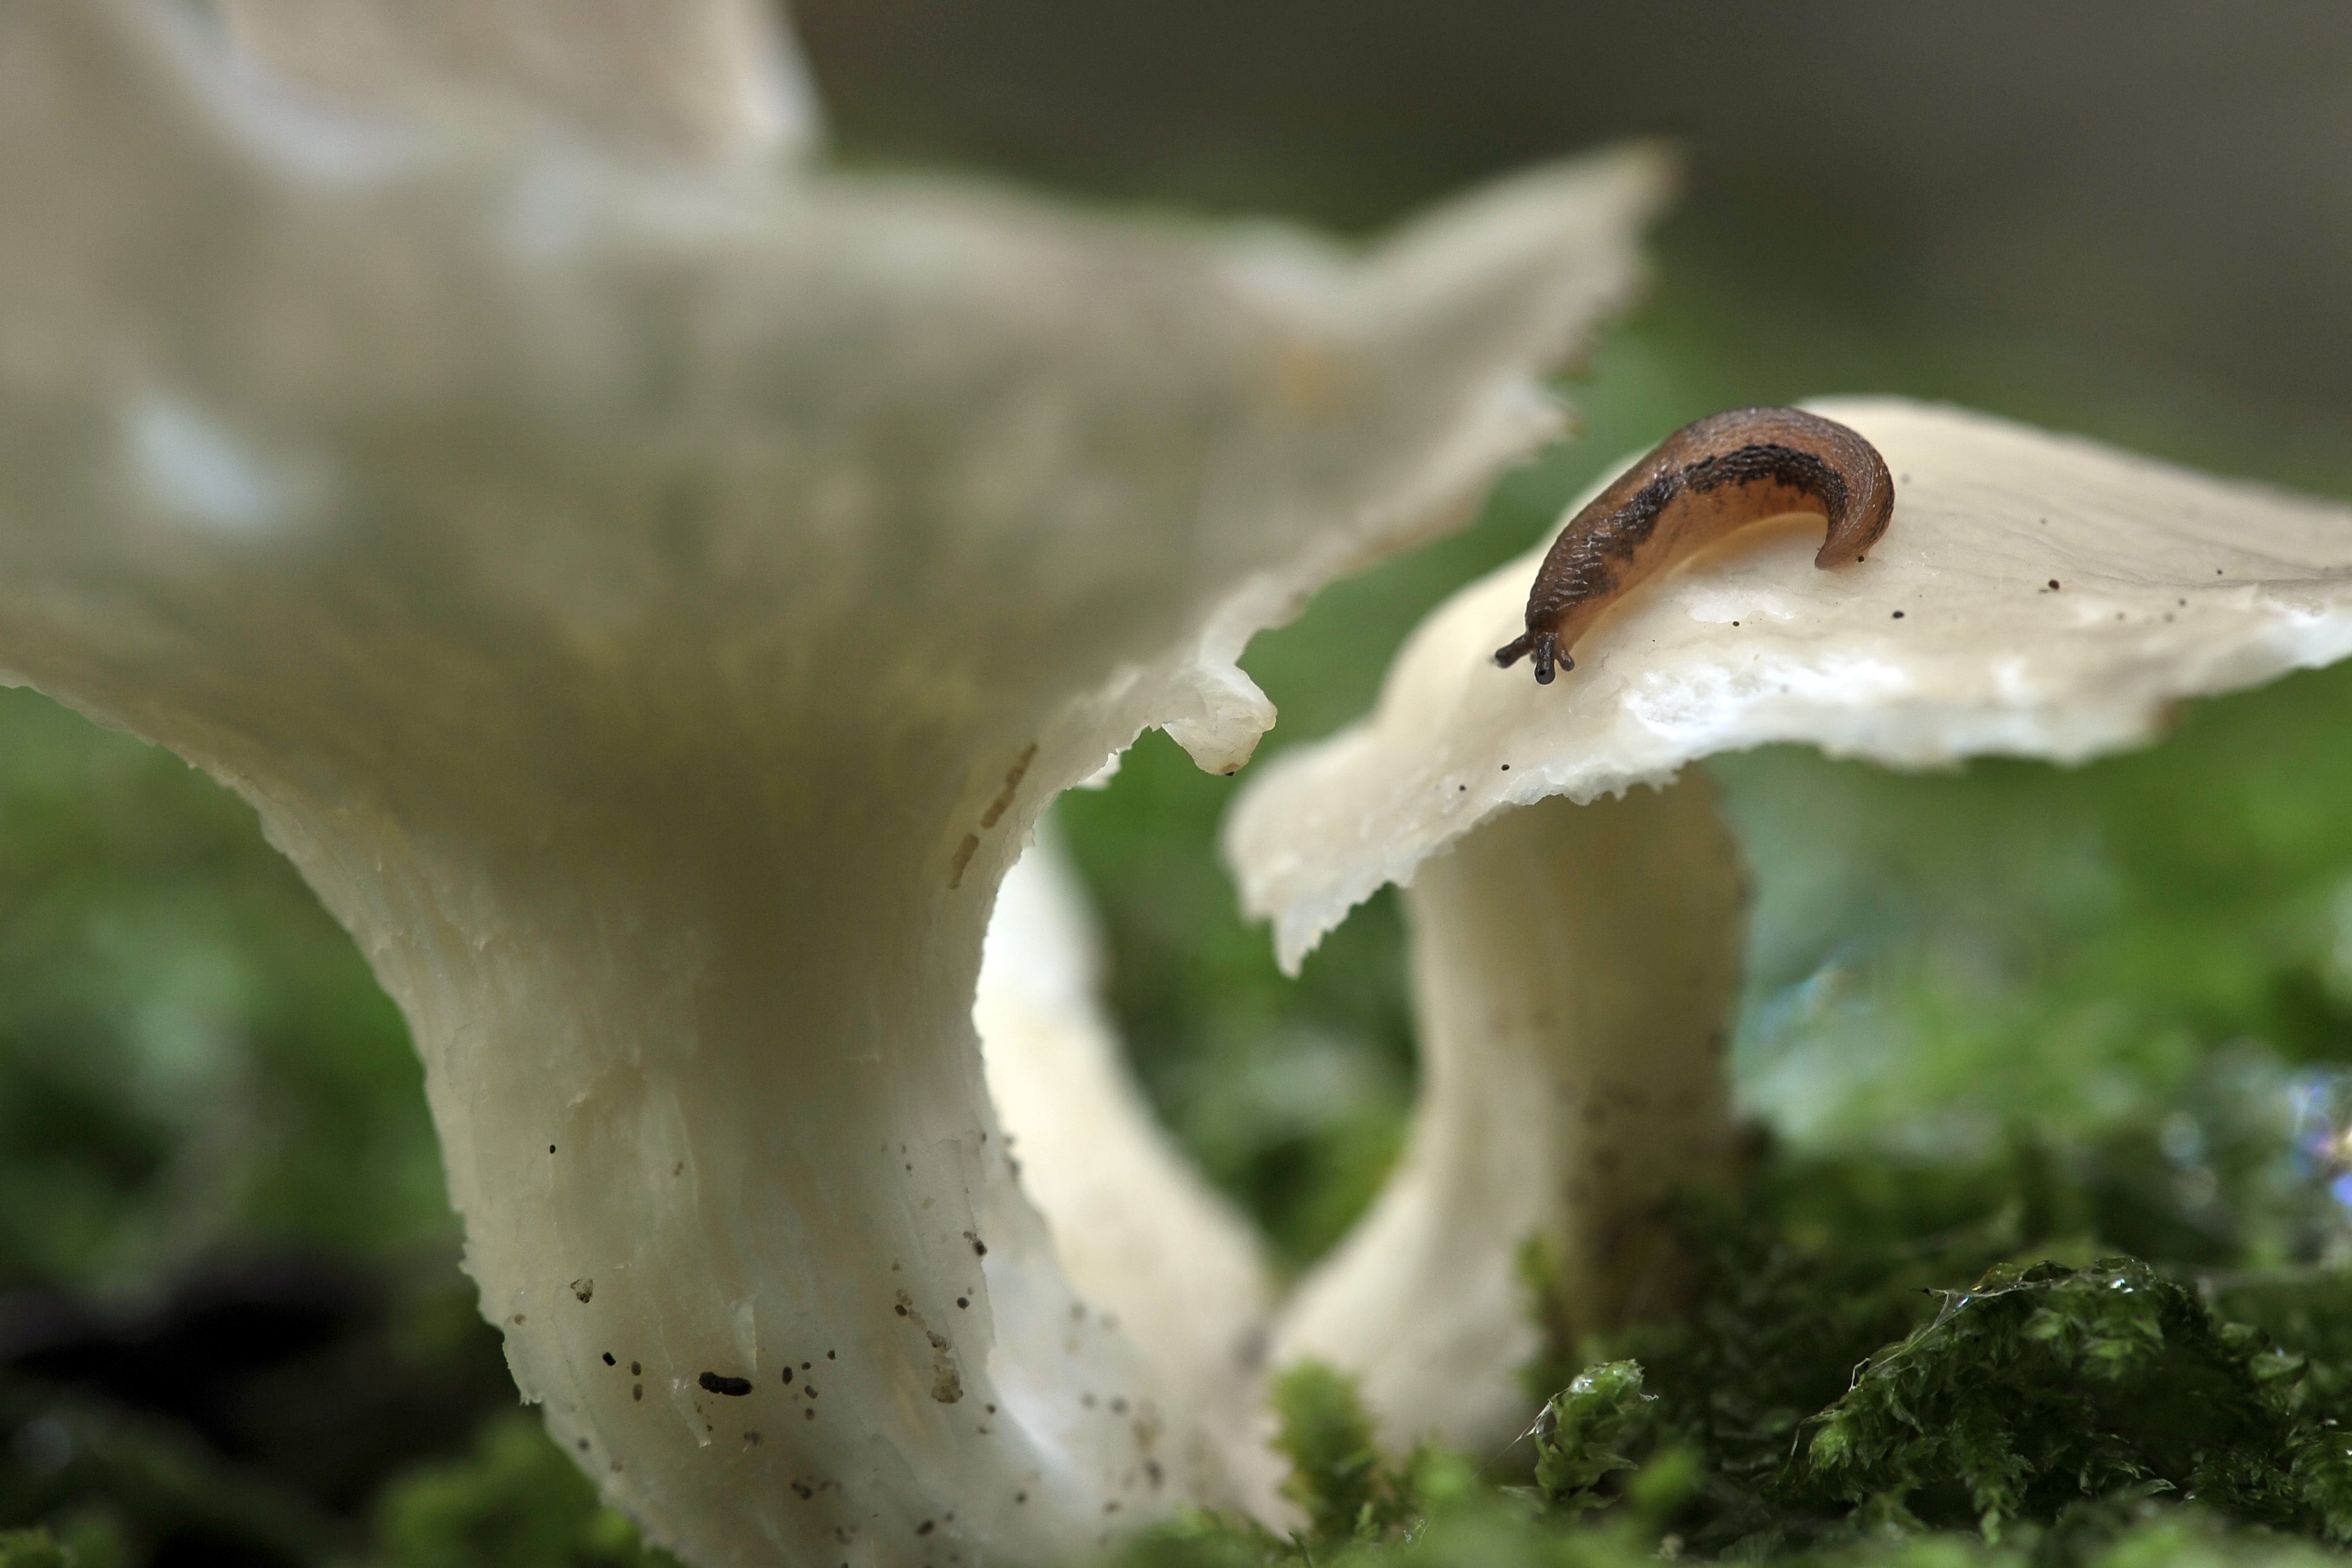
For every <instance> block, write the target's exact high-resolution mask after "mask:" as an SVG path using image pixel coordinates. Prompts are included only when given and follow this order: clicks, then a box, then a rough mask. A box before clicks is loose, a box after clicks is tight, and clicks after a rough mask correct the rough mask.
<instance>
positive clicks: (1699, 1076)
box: [1226, 400, 2352, 1444]
mask: <svg viewBox="0 0 2352 1568" xmlns="http://www.w3.org/2000/svg"><path fill="white" fill-rule="evenodd" d="M1811 406H1812V407H1813V409H1814V411H1815V412H1817V413H1822V414H1826V415H1828V416H1829V417H1830V418H1832V419H1833V420H1836V421H1839V422H1841V423H1844V424H1846V425H1849V426H1851V427H1852V428H1853V429H1854V430H1856V431H1858V432H1860V433H1861V434H1862V435H1863V436H1864V438H1866V439H1867V440H1869V441H1870V442H1871V443H1873V444H1874V445H1876V447H1877V448H1878V450H1879V451H1880V452H1881V453H1882V454H1884V455H1885V459H1886V462H1887V464H1888V465H1889V467H1890V469H1891V470H1892V472H1893V474H1894V476H1895V493H1896V500H1895V514H1894V518H1893V521H1892V523H1891V525H1890V526H1889V527H1888V528H1887V530H1886V533H1885V537H1884V538H1882V539H1880V540H1879V542H1878V543H1877V544H1876V545H1874V547H1872V549H1871V550H1870V552H1869V557H1868V559H1867V560H1865V561H1864V562H1862V563H1860V564H1856V565H1853V566H1849V567H1843V568H1839V569H1836V570H1816V568H1815V566H1814V564H1813V554H1814V550H1815V549H1816V547H1817V546H1818V545H1819V544H1820V542H1821V526H1822V525H1821V521H1820V519H1819V517H1805V518H1790V519H1789V521H1788V523H1787V524H1786V525H1775V524H1769V523H1768V524H1765V525H1763V526H1761V527H1759V528H1753V529H1750V530H1748V531H1746V532H1743V533H1740V534H1736V535H1734V536H1732V537H1731V538H1729V539H1728V540H1727V541H1726V542H1725V543H1724V544H1722V545H1721V546H1719V547H1717V549H1714V550H1712V551H1710V552H1708V553H1706V554H1702V555H1700V556H1698V557H1696V558H1695V559H1692V560H1690V561H1688V562H1686V563H1685V564H1684V565H1683V566H1682V567H1680V568H1679V569H1678V570H1675V571H1673V572H1671V573H1669V574H1668V575H1666V576H1664V577H1663V578H1660V579H1658V580H1654V581H1652V582H1650V583H1648V584H1647V585H1645V586H1643V588H1640V589H1638V590H1636V591H1633V592H1632V593H1630V594H1628V595H1627V596H1626V597H1625V598H1624V599H1623V600H1622V601H1620V602H1618V603H1617V604H1615V605H1614V606H1613V607H1612V609H1611V610H1610V611H1609V612H1607V613H1606V614H1605V615H1604V616H1603V617H1602V618H1601V620H1600V621H1599V622H1597V623H1596V624H1595V625H1594V626H1593V627H1592V628H1591V630H1590V631H1589V632H1587V633H1586V634H1585V635H1584V637H1583V639H1582V640H1581V641H1580V643H1578V644H1577V648H1576V667H1575V669H1574V670H1573V671H1572V672H1569V673H1567V674H1562V675H1561V676H1560V677H1559V680H1558V681H1557V682H1555V683H1554V684H1553V685H1549V686H1540V685H1537V684H1536V683H1535V682H1534V681H1532V680H1530V679H1528V677H1527V675H1526V674H1525V673H1524V672H1507V671H1503V670H1498V669H1496V667H1495V664H1494V661H1493V657H1492V650H1493V649H1495V648H1496V646H1497V645H1498V644H1500V643H1505V642H1507V641H1508V640H1509V639H1510V638H1512V637H1513V636H1515V635H1516V634H1517V632H1519V630H1520V626H1521V617H1522V611H1523V607H1524V605H1525V603H1526V601H1527V595H1528V583H1529V581H1530V580H1531V579H1532V578H1533V576H1534V573H1535V570H1536V566H1537V562H1538V559H1540V558H1541V556H1542V553H1543V551H1542V549H1538V550H1536V551H1534V552H1532V553H1530V554H1529V555H1528V556H1527V557H1525V558H1523V559H1519V560H1517V561H1515V562H1513V563H1512V564H1511V565H1509V566H1507V567H1505V568H1502V569H1500V570H1497V571H1496V572H1495V573H1493V574H1492V575H1491V576H1489V577H1487V578H1486V579H1485V580H1481V581H1480V582H1478V583H1475V584H1474V585H1472V586H1471V587H1469V588H1467V589H1465V590H1464V591H1462V592H1461V593H1459V594H1457V595H1456V596H1455V597H1454V599H1453V600H1451V601H1448V602H1447V603H1446V604H1444V606H1442V607H1441V608H1439V609H1438V610H1437V611H1436V612H1434V613H1433V614H1432V615H1431V616H1430V618H1429V619H1428V620H1427V621H1426V622H1424V623H1423V625H1422V626H1421V628H1420V629H1419V630H1418V631H1416V632H1414V634H1413V636H1412V639H1411V641H1410V642H1409V643H1407V645H1406V646H1405V648H1404V650H1403V651H1402V653H1401V654H1400V655H1399V657H1398V659H1397V661H1396V664H1395V665H1394V666H1393V668H1392V669H1391V672H1390V674H1389V677H1388V681H1387V684H1386V685H1385V687H1384V689H1383V691H1382V693H1381V700H1380V704H1379V706H1378V709H1377V711H1376V712H1375V713H1374V714H1373V715H1372V716H1371V717H1370V718H1369V719H1368V720H1366V721H1365V722H1364V723H1362V724H1361V725H1360V726H1358V727H1355V728H1353V729H1350V730H1348V731H1345V732H1343V733H1341V734H1339V735H1338V736H1336V737H1332V738H1331V739H1329V740H1328V741H1325V742H1323V743H1321V744H1319V745H1317V746H1313V747H1305V748H1302V749H1300V750H1297V751H1294V752H1291V753H1288V754H1286V755H1285V756H1283V757H1280V758H1276V759H1275V760H1274V761H1272V762H1271V763H1269V764H1268V765H1267V766H1266V768H1265V769H1263V770H1262V771H1261V773H1260V775H1259V776H1258V777H1257V778H1256V779H1255V780H1254V781H1253V784H1252V786H1251V787H1250V788H1249V789H1248V790H1247V791H1246V792H1245V794H1244V797H1243V799H1242V800H1240V801H1238V802H1237V803H1236V806H1235V809H1234V812H1233V814H1232V816H1231V818H1230V820H1229V822H1228V829H1227V835H1226V849H1227V853H1228V857H1229V859H1230V860H1231V862H1232V863H1233V864H1234V868H1235V870H1236V873H1237V874H1238V876H1239V878H1240V881H1241V884H1242V889H1243V898H1244V904H1246V906H1247V907H1248V908H1249V909H1250V910H1251V911H1253V912H1254V913H1255V914H1258V915H1267V916H1271V917H1272V918H1273V920H1274V923H1275V931H1276V946H1277V949H1278V952H1279V955H1280V956H1281V958H1282V961H1283V962H1284V963H1285V964H1286V965H1288V966H1293V967H1295V966H1296V965H1297V963H1298V961H1299V959H1300V958H1301V957H1302V956H1304V955H1305V954H1306V952H1307V950H1308V949H1309V948H1311V947H1312V946H1314V944H1315V943H1316V942H1317V941H1318V939H1319V938H1320V937H1321V936H1322V935H1323V933H1324V932H1326V931H1328V929H1330V927H1331V926H1333V925H1336V924H1337V923H1338V922H1339V920H1340V919H1341V918H1342V917H1343V916H1344V915H1346V913H1347V911H1348V910H1349V908H1350V907H1351V906H1353V905H1354V904H1357V903H1359V902H1360V901H1361V900H1363V899H1364V898H1365V897H1367V896H1369V895H1370V894H1371V893H1372V892H1373V891H1375V890H1376V889H1378V888H1379V887H1381V885H1382V884H1384V883H1400V884H1403V885H1405V886H1406V887H1407V888H1408V892H1407V894H1406V911H1407V918H1408V924H1409V927H1410V930H1411V933H1412V944H1413V973H1414V978H1415V982H1416V985H1417V987H1418V1008H1419V1016H1420V1019H1421V1029H1422V1041H1423V1055H1424V1059H1425V1081H1426V1082H1425V1088H1424V1091H1423V1096H1422V1100H1421V1103H1420V1104H1419V1106H1418V1107H1417V1109H1416V1113H1415V1121H1414V1125H1413V1131H1412V1142H1411V1143H1410V1145H1409V1146H1408V1151H1407V1154H1406V1156H1405V1159H1404V1163H1403V1166H1402V1170H1401V1172H1400V1173H1399V1175H1398V1176H1397V1178H1396V1179H1395V1180H1394V1181H1393V1182H1392V1183H1391V1186H1389V1188H1388V1189H1387V1190H1386V1191H1385V1192H1384V1193H1383V1194H1382V1196H1381V1198H1380V1200H1379V1202H1378V1203H1377V1205H1376V1206H1375V1207H1374V1209H1373V1211H1372V1213H1371V1214H1370V1216H1369V1217H1368V1218H1367V1219H1366V1220H1365V1221H1364V1223H1363V1225H1362V1227H1361V1228H1360V1231H1359V1232H1358V1234H1356V1235H1355V1236H1354V1237H1352V1238H1350V1239H1349V1240H1348V1241H1347V1242H1346V1243H1344V1244H1343V1245H1342V1247H1341V1249H1339V1252H1338V1253H1337V1254H1336V1255H1335V1256H1334V1257H1333V1258H1332V1259H1330V1260H1328V1262H1327V1263H1326V1264H1325V1265H1323V1267H1322V1268H1321V1269H1320V1270H1318V1272H1317V1273H1316V1274H1315V1275H1313V1276H1311V1277H1310V1278H1309V1279H1308V1280H1307V1281H1306V1282H1305V1283H1304V1284H1303V1285H1302V1287H1301V1289H1300V1291H1299V1294H1298V1296H1297V1300H1296V1301H1295V1302H1294V1303H1293V1305H1292V1306H1291V1307H1290V1308H1289V1309H1287V1311H1286V1313H1285V1315H1284V1317H1283V1318H1282V1320H1281V1323H1280V1327H1279V1329H1278V1332H1277V1338H1276V1353H1275V1354H1276V1360H1277V1361H1281V1360H1286V1359H1290V1358H1294V1357H1297V1356H1303V1355H1314V1356H1318V1357H1322V1358H1324V1359H1326V1360H1328V1361H1331V1362H1334V1363H1336V1364H1339V1365H1340V1366H1342V1367H1345V1368H1347V1369H1349V1370H1351V1371H1353V1372H1355V1373H1357V1374H1358V1375H1359V1376H1360V1378H1361V1380H1362V1382H1363V1385H1364V1390H1365V1394H1366V1397H1367V1399H1368V1402H1369V1403H1370V1406H1372V1408H1373V1410H1374V1412H1375V1413H1376V1415H1377V1416H1379V1417H1380V1418H1381V1420H1382V1421H1384V1422H1385V1423H1386V1424H1387V1429H1388V1432H1389V1435H1390V1436H1391V1437H1392V1438H1394V1439H1396V1440H1398V1441H1404V1440H1409V1439H1411V1438H1412V1437H1417V1436H1419V1435H1421V1432H1422V1431H1423V1428H1425V1427H1434V1428H1435V1429H1436V1430H1438V1431H1439V1432H1441V1433H1442V1434H1443V1435H1444V1437H1447V1438H1448V1439H1450V1440H1452V1441H1454V1442H1457V1443H1465V1444H1485V1443H1488V1442H1492V1441H1496V1440H1499V1439H1502V1438H1507V1437H1509V1436H1510V1435H1511V1433H1512V1432H1513V1431H1514V1430H1515V1429H1516V1428H1517V1427H1519V1426H1523V1425H1524V1422H1525V1415H1526V1413H1525V1411H1524V1409H1523V1407H1522V1402H1521V1401H1520V1400H1519V1398H1518V1397H1517V1391H1516V1390H1515V1388H1514V1387H1513V1386H1512V1384H1511V1382H1510V1378H1509V1372H1510V1362H1511V1360H1512V1359H1513V1357H1514V1354H1525V1353H1526V1352H1527V1351H1528V1350H1531V1349H1532V1348H1533V1347H1534V1343H1535V1337H1536V1336H1535V1330H1534V1328H1533V1326H1532V1324H1531V1323H1530V1322H1529V1321H1528V1298H1527V1294H1526V1292H1525V1291H1524V1290H1523V1289H1522V1288H1521V1287H1520V1285H1519V1282H1518V1281H1517V1278H1516V1277H1515V1273H1514V1260H1515V1256H1516V1254H1517V1251H1518V1249H1520V1248H1521V1246H1522V1245H1524V1244H1526V1243H1528V1241H1529V1240H1530V1239H1532V1240H1533V1241H1535V1242H1536V1243H1537V1244H1538V1245H1539V1246H1540V1247H1541V1248H1543V1249H1546V1250H1547V1251H1548V1253H1549V1256H1550V1258H1551V1260H1552V1261H1553V1264H1554V1267H1555V1269H1556V1270H1557V1282H1558V1284H1559V1287H1560V1288H1561V1289H1562V1290H1563V1291H1565V1292H1566V1293H1567V1295H1568V1298H1569V1305H1570V1308H1571V1310H1572V1311H1573V1312H1574V1313H1575V1314H1576V1316H1577V1319H1578V1321H1579V1322H1580V1323H1581V1324H1582V1325H1585V1326H1592V1325H1596V1324H1601V1323H1606V1322H1612V1321H1615V1320H1617V1319H1619V1318H1621V1317H1622V1316H1623V1315H1624V1314H1627V1313H1629V1312H1639V1311H1641V1310H1642V1309H1643V1298H1644V1296H1645V1294H1647V1293H1649V1292H1654V1291H1659V1290H1661V1289H1663V1288H1664V1287H1665V1286H1666V1285H1667V1284H1669V1283H1670V1277H1669V1275H1668V1274H1667V1273H1666V1272H1665V1271H1664V1270H1665V1267H1666V1264H1665V1260H1663V1258H1662V1254H1661V1251H1660V1249H1658V1247H1657V1246H1656V1245H1655V1239H1656V1229H1657V1228H1656V1226H1655V1224H1654V1214H1655V1209H1656V1206H1657V1204H1658V1203H1659V1201H1660V1200H1661V1199H1662V1198H1663V1197H1665V1196H1666V1195H1667V1194H1668V1193H1669V1192H1670V1191H1671V1190H1672V1189H1673V1188H1674V1187H1675V1186H1684V1185H1704V1184H1706V1183H1707V1182H1710V1181H1715V1180H1719V1179H1721V1178H1722V1177H1723V1176H1725V1175H1726V1174H1727V1170H1728V1168H1729V1165H1730V1160H1729V1148H1730V1134H1731V1129H1730V1127H1729V1125H1728V1123H1727V1095H1726V1089H1725V1084H1724V1082H1723V1071H1722V1062H1721V1060H1720V1057H1721V1051H1722V1042H1723V1040H1724V1038H1725V1035H1724V1031H1725V1029H1726V1027H1727V1023H1728V1019H1727V1009H1728V1007H1729V1004H1730V999H1731V997H1732V995H1733V991H1734V979H1735V975H1736V964H1737V957H1738V946H1739V920H1740V911H1739V904H1740V899H1739V878H1738V869H1737V865H1736V862H1735V858H1734V856H1733V853H1732V852H1731V847H1730V845H1729V843H1728V841H1727V837H1726V835H1725V833H1724V831H1723V829H1722V828H1721V826H1720V825H1719V823H1718V822H1717V819H1716V816H1715V812H1714V810H1713V806H1712V801H1711V792H1710V789H1709V786H1708V783H1707V780H1706V777H1705V775H1704V774H1702V773H1698V772H1694V771H1686V769H1688V768H1689V767H1690V765H1691V764H1692V763H1695V762H1696V761H1698V760H1700V759H1701V758H1706V757H1708V756H1711V755H1713V754H1715V753H1717V752H1722V751H1730V750H1738V749H1741V748H1744V747H1756V746H1763V745H1767V744H1769V743H1772V742H1782V741H1801V742H1806V743H1809V744H1811V745H1814V746H1818V747H1821V748H1822V749H1823V750H1824V751H1827V752H1829V753H1831V754H1832V755H1834V756H1843V757H1858V758H1867V759H1869V760H1872V761H1874V762H1879V763H1883V764H1885V765H1887V766H1889V767H1895V768H1934V767H1939V766H1945V765H1948V764H1951V763H1953V762H1955V761H1957V760H1958V759H1960V758H1966V757H1970V756H1976V755H1981V754H1988V753H1997V754H2002V755H2008V756H2016V757H2032V758H2048V759H2050V760H2052V761H2056V762H2063V763H2072V762H2081V761H2084V760H2085V759H2087V758H2093V757H2096V756H2099V755H2101V754H2103V753H2106V752H2111V751H2115V750H2117V749H2119V748H2122V747H2130V746H2135V745H2138V744H2142V743H2144V742H2146V741H2147V740H2149V739H2151V738H2153V737H2155V736H2157V735H2158V733H2159V732H2160V731H2161V729H2162V727H2163V725H2164V718H2165V715H2166V713H2167V711H2168V709H2169V707H2170V706H2172V705H2173V704H2175V703H2177V702H2179V700H2181V699H2183V698H2187V697H2192V696H2200V695H2208V694H2212V693H2220V692H2227V691H2232V690H2236V689H2239V688H2241V687H2244V686H2249V685H2255V684H2257V683H2259V682H2262V681H2266V680H2269V679H2271V678H2272V677H2273V676H2276V675H2279V674H2284V672H2286V671H2289V670H2294V669H2301V668H2310V667H2315V666H2319V665H2324V664H2330V663H2333V662H2334V661H2336V660H2338V659H2341V658H2344V657H2345V656H2347V654H2352V510H2347V508H2346V507H2341V506H2337V505H2333V504H2327V503H2322V502H2318V501H2314V500H2308V499H2304V498H2300V497H2292V496H2287V495H2282V494H2279V493H2277V492H2274V491H2270V490H2265V489H2263V488H2260V487H2258V486H2252V485H2245V484H2232V483H2228V482H2224V481H2221V480H2218V479H2213V478H2209V477H2205V476H2199V475H2196V474H2191V473H2187V472H2184V471H2182V470H2180V469H2178V468H2174V467H2170V466H2168V465H2163V464H2159V463H2156V462H2152V461H2149V460H2147V459H2145V458H2140V457H2136V456H2132V455H2127V454H2125V453H2120V452H2116V451H2114V450H2111V449H2108V448H2105V447H2102V446H2098V445H2095V444H2092V443H2089V442H2085V441H2081V440H2074V439H2070V438H2067V437H2063V436H2056V435H2051V434H2044V433H2042V432H2038V431H2032V430H2028V429H2024V428H2021V427H2019V426H2017V425H2013V424H2009V423H2003V422H2000V421H1998V420H1994V419H1990V418H1987V417H1984V416H1982V415H1979V414H1973V413H1963V412H1961V411H1958V410H1955V409H1948V408H1937V407H1926V406H1921V405H1917V404H1913V403H1906V402H1894V401H1888V400H1839V401H1833V402H1822V403H1817V404H1813V405H1811ZM1546 542H1547V544H1548V543H1549V541H1546ZM1822 831H1825V832H1827V831H1836V830H1835V824H1834V823H1825V824H1823V830H1822ZM1372 1303H1386V1305H1385V1306H1384V1307H1375V1306H1374V1305H1372Z"/></svg>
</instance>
